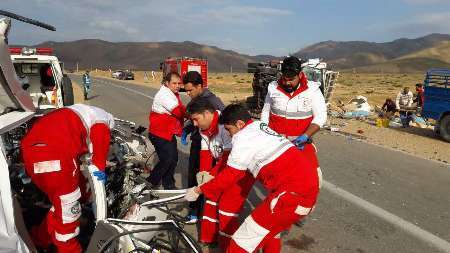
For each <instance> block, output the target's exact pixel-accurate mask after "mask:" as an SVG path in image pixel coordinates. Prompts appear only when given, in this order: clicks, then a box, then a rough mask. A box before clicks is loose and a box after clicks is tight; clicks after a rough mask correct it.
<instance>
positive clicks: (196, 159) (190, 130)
mask: <svg viewBox="0 0 450 253" xmlns="http://www.w3.org/2000/svg"><path fill="white" fill-rule="evenodd" d="M183 84H184V89H185V90H186V93H187V94H188V96H189V97H190V98H191V100H193V99H196V98H204V99H206V100H208V101H209V103H211V104H212V105H213V107H214V110H217V111H222V110H223V109H224V108H225V106H224V104H223V102H222V101H221V100H220V98H218V97H217V96H216V95H214V94H213V93H212V92H211V91H210V90H209V89H208V88H205V87H203V79H202V76H201V75H200V73H198V72H197V71H189V72H187V73H186V75H185V76H184V77H183ZM189 134H190V135H191V148H190V154H189V166H188V187H194V186H196V185H197V180H196V177H195V175H196V174H197V173H198V172H199V168H200V149H201V140H202V138H201V136H200V132H199V129H198V127H196V126H194V124H193V123H192V121H188V122H187V124H186V126H185V127H184V128H183V134H182V138H181V143H182V144H183V145H187V136H188V135H189ZM189 209H190V210H189V214H188V216H187V217H186V221H187V222H188V223H194V222H197V220H198V216H199V213H200V209H201V200H197V201H195V202H192V203H190V204H189Z"/></svg>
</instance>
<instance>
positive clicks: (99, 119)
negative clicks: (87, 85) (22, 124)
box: [21, 104, 114, 253]
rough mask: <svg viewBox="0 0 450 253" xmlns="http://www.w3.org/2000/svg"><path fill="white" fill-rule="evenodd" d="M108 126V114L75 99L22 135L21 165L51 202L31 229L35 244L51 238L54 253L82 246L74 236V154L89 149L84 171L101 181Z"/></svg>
mask: <svg viewBox="0 0 450 253" xmlns="http://www.w3.org/2000/svg"><path fill="white" fill-rule="evenodd" d="M113 127H114V118H113V116H112V115H111V114H109V113H107V112H105V111H104V110H102V109H100V108H97V107H94V106H88V105H83V104H76V105H72V106H68V107H64V108H61V109H57V110H55V111H53V112H50V113H48V114H46V115H45V116H43V117H42V118H40V119H38V120H37V121H36V122H35V123H34V124H33V126H32V127H31V129H30V131H29V132H28V133H27V134H26V135H25V137H24V138H23V140H22V142H21V152H22V157H23V161H24V164H25V170H26V172H27V174H28V175H29V176H30V177H31V180H32V181H33V183H34V184H35V185H36V186H37V187H38V188H39V189H40V190H42V191H43V192H44V193H45V194H46V195H47V197H48V199H49V200H50V201H51V203H52V205H53V206H52V208H51V209H50V211H49V212H48V214H47V216H46V218H45V220H44V221H43V222H42V223H41V224H40V225H39V226H38V227H33V228H32V229H31V237H32V238H33V241H34V243H35V245H36V246H37V247H40V248H43V249H46V248H47V247H48V246H49V245H50V244H54V245H55V246H56V248H57V250H58V252H60V253H62V252H64V253H65V252H75V253H76V252H81V251H82V249H81V246H80V244H79V242H78V241H77V239H76V236H77V235H78V234H79V231H80V229H79V217H80V216H81V206H80V202H79V199H80V197H81V195H82V193H84V192H85V191H84V190H85V188H84V187H83V185H81V184H80V176H81V173H80V157H81V156H84V155H85V154H89V155H91V157H90V164H89V167H90V168H89V171H91V173H92V174H93V178H94V179H96V180H99V181H102V182H103V183H104V182H105V181H106V175H105V173H104V170H105V166H106V159H107V154H108V150H109V144H110V129H112V128H113ZM83 181H84V180H83ZM80 188H81V189H80Z"/></svg>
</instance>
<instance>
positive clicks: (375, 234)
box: [72, 76, 450, 253]
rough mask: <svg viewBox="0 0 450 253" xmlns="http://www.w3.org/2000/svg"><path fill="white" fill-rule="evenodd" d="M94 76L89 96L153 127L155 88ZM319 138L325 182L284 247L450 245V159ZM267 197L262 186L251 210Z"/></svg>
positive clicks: (419, 248)
mask: <svg viewBox="0 0 450 253" xmlns="http://www.w3.org/2000/svg"><path fill="white" fill-rule="evenodd" d="M72 78H73V80H75V81H77V82H80V77H79V76H72ZM93 83H94V88H93V98H92V99H90V100H88V101H86V103H88V104H92V105H96V106H99V107H102V108H104V109H106V110H108V111H110V112H112V113H113V114H114V115H115V116H116V117H119V118H123V119H127V120H132V121H135V122H137V123H138V124H142V125H144V126H147V124H148V112H149V108H150V106H151V103H152V98H153V96H154V94H155V92H156V91H155V90H154V89H150V88H147V87H143V86H138V85H133V84H129V83H124V82H121V81H115V80H109V79H98V78H94V82H93ZM185 99H186V100H188V99H187V98H185ZM315 141H316V143H317V146H318V147H319V159H320V164H321V168H322V171H323V174H324V179H325V184H324V186H323V188H322V191H321V195H320V198H319V202H318V205H317V207H316V210H315V211H314V212H313V213H312V214H311V215H310V216H309V217H308V219H307V220H306V223H305V225H304V226H303V227H301V228H299V227H296V226H295V227H293V229H292V230H291V232H290V233H289V234H288V235H285V236H284V237H283V238H284V246H283V252H357V253H364V252H418V253H419V252H450V244H449V241H450V166H449V165H447V164H442V163H437V162H433V161H428V160H424V159H420V158H417V157H414V156H410V155H408V154H405V153H402V152H397V151H393V150H390V149H385V148H381V147H378V146H375V145H370V144H366V143H364V142H360V141H357V140H354V139H349V138H348V137H344V136H340V135H336V134H331V133H329V132H321V133H320V134H319V135H318V136H317V138H316V139H315ZM448 148H449V152H448V153H449V156H450V144H449V147H448ZM179 149H180V150H181V152H180V154H181V156H180V163H179V166H178V175H177V177H178V178H180V179H181V180H180V181H182V182H183V184H184V185H185V180H184V178H185V177H184V176H182V175H184V173H185V168H186V167H187V155H188V148H187V147H185V146H181V145H179ZM262 197H263V190H262V189H261V187H257V189H256V190H255V191H253V192H252V196H251V198H250V199H251V201H250V204H249V205H248V206H247V210H246V211H247V212H248V211H249V209H250V208H251V205H255V204H257V202H258V199H261V198H262Z"/></svg>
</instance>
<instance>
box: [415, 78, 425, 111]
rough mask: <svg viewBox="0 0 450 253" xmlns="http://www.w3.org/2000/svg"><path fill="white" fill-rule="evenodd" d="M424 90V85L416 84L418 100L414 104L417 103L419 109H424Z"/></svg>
mask: <svg viewBox="0 0 450 253" xmlns="http://www.w3.org/2000/svg"><path fill="white" fill-rule="evenodd" d="M424 91H425V90H424V89H423V84H421V83H418V84H416V92H417V94H416V99H415V100H414V102H416V103H417V107H423V93H424Z"/></svg>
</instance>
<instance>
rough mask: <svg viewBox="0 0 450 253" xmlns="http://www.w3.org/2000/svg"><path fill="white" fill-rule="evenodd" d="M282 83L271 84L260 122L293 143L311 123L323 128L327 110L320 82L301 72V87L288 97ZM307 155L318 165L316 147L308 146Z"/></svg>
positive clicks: (306, 146)
mask: <svg viewBox="0 0 450 253" xmlns="http://www.w3.org/2000/svg"><path fill="white" fill-rule="evenodd" d="M281 81H282V80H280V81H278V82H272V83H270V84H269V87H268V89H267V96H266V100H265V103H264V107H263V110H262V112H261V121H263V122H265V123H267V124H268V125H269V127H270V128H272V129H273V130H275V132H277V133H279V134H281V135H284V136H285V137H286V138H288V139H289V140H291V141H293V140H294V139H296V138H297V137H298V136H300V135H302V134H304V133H305V131H306V130H307V129H308V127H309V126H310V125H311V124H316V125H318V126H319V127H322V126H323V125H324V124H325V123H326V121H327V107H326V104H325V99H324V97H323V95H322V92H321V91H320V89H319V87H320V83H318V82H313V81H308V80H307V79H306V76H305V74H304V73H303V72H301V76H300V86H299V87H298V89H297V90H296V91H294V92H293V93H291V94H289V93H287V92H286V91H284V90H283V89H282V88H281V87H280V85H279V83H280V82H281ZM304 153H306V154H307V155H308V157H310V159H311V160H312V161H314V163H315V164H317V167H318V166H319V162H318V160H317V156H316V149H315V147H314V145H313V144H305V148H304Z"/></svg>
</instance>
